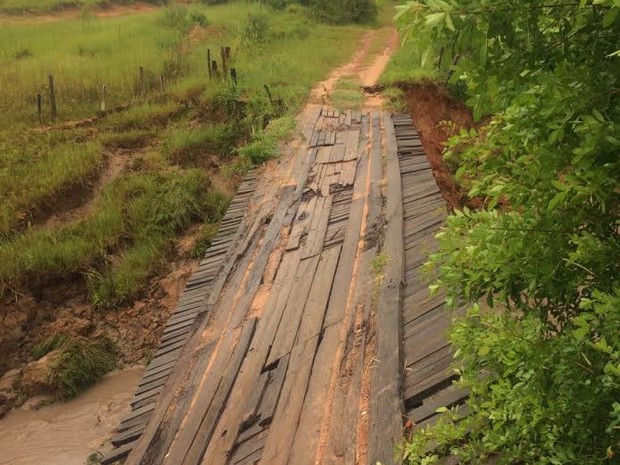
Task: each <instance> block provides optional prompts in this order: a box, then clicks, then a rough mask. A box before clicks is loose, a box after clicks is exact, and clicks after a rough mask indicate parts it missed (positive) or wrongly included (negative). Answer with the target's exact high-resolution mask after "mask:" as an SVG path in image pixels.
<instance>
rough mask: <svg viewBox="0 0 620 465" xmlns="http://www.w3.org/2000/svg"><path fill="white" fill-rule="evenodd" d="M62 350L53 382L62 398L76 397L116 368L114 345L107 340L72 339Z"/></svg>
mask: <svg viewBox="0 0 620 465" xmlns="http://www.w3.org/2000/svg"><path fill="white" fill-rule="evenodd" d="M59 350H60V356H59V358H58V360H57V361H56V365H55V366H54V371H53V375H52V381H53V384H55V385H56V388H57V391H58V392H59V394H60V397H62V398H65V399H70V398H72V397H75V396H77V395H78V394H80V393H81V392H82V391H84V390H85V389H87V388H88V387H90V386H92V385H93V384H95V382H96V381H97V380H98V379H99V378H101V377H102V376H103V375H105V374H106V373H108V372H109V371H111V370H113V369H114V368H116V355H115V351H116V350H115V346H114V344H113V343H112V342H111V341H110V340H109V339H107V338H101V339H99V340H96V341H85V340H81V339H75V338H69V339H68V340H67V342H65V343H64V344H62V346H60V348H59Z"/></svg>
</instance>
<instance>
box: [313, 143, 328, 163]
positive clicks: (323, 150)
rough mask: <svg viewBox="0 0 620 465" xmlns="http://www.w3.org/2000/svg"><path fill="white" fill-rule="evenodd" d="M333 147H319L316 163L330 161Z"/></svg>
mask: <svg viewBox="0 0 620 465" xmlns="http://www.w3.org/2000/svg"><path fill="white" fill-rule="evenodd" d="M331 154H332V148H331V147H319V148H318V150H317V153H316V160H315V163H321V164H322V163H329V161H330V159H331Z"/></svg>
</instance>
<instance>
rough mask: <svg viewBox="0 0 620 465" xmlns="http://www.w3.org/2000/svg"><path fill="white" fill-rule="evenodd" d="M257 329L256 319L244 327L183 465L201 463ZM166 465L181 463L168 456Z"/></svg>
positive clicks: (246, 323) (250, 320) (249, 321)
mask: <svg viewBox="0 0 620 465" xmlns="http://www.w3.org/2000/svg"><path fill="white" fill-rule="evenodd" d="M255 329H256V318H251V319H249V320H247V321H246V322H245V324H244V325H243V329H242V331H241V335H240V337H239V341H238V343H237V345H236V347H235V350H234V354H233V356H232V357H231V358H230V362H229V363H228V364H227V365H226V369H225V371H224V374H223V376H222V381H221V383H220V384H219V386H218V388H217V392H216V393H215V397H213V402H212V403H211V405H210V406H209V410H208V411H207V412H206V415H205V416H204V419H203V421H202V424H201V425H200V429H199V430H198V433H197V435H196V438H195V440H194V442H193V443H192V445H191V447H190V449H189V451H188V452H187V455H186V456H185V460H184V461H183V465H197V464H198V463H200V461H201V459H202V456H203V454H204V451H205V450H206V448H207V445H208V444H209V441H210V440H211V436H212V434H213V431H214V430H215V426H216V425H217V422H218V420H219V418H220V415H221V414H222V411H223V410H224V408H225V406H226V400H227V399H228V397H229V395H230V391H231V389H232V387H233V385H234V383H235V380H236V379H237V376H238V374H239V368H241V363H242V361H243V359H244V358H245V356H246V354H247V351H248V349H249V347H250V343H251V342H252V337H253V336H254V331H255ZM164 463H169V464H170V465H177V464H178V463H179V462H177V461H174V460H172V459H171V458H170V457H169V456H166V461H165V462H164Z"/></svg>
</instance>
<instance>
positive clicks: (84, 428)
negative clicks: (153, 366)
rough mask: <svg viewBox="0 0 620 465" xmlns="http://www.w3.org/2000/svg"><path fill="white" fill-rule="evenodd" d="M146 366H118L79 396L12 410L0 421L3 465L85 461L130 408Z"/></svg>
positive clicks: (69, 464)
mask: <svg viewBox="0 0 620 465" xmlns="http://www.w3.org/2000/svg"><path fill="white" fill-rule="evenodd" d="M143 371H144V368H142V367H135V368H129V369H126V370H122V371H115V372H112V373H109V374H108V375H106V376H105V377H104V378H103V379H102V380H101V381H100V382H99V383H97V384H96V385H95V386H93V387H92V388H91V389H89V390H88V391H86V392H85V393H84V394H82V395H81V396H79V397H78V398H77V399H74V400H71V401H69V402H65V403H60V404H55V405H49V406H47V407H43V408H41V409H39V410H21V409H20V410H15V411H13V412H11V413H9V414H8V415H6V416H5V417H4V418H3V419H1V420H0V465H41V464H43V463H44V464H46V465H83V464H84V463H85V462H86V458H87V457H88V455H89V454H91V453H93V452H95V451H97V450H98V449H99V448H100V446H101V445H102V444H104V443H105V442H106V440H107V439H108V438H109V437H110V435H111V433H112V430H113V429H114V427H115V426H116V425H117V423H118V421H119V419H120V417H121V416H122V415H124V414H125V413H126V412H127V411H128V410H129V401H130V400H131V397H132V396H133V392H134V390H135V389H136V386H137V384H138V381H139V380H140V377H141V376H142V373H143Z"/></svg>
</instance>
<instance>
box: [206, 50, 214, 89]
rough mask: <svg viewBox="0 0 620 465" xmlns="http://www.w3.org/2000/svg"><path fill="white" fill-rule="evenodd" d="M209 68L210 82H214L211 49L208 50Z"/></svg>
mask: <svg viewBox="0 0 620 465" xmlns="http://www.w3.org/2000/svg"><path fill="white" fill-rule="evenodd" d="M207 68H209V81H212V80H213V70H212V69H211V49H210V48H208V49H207Z"/></svg>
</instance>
